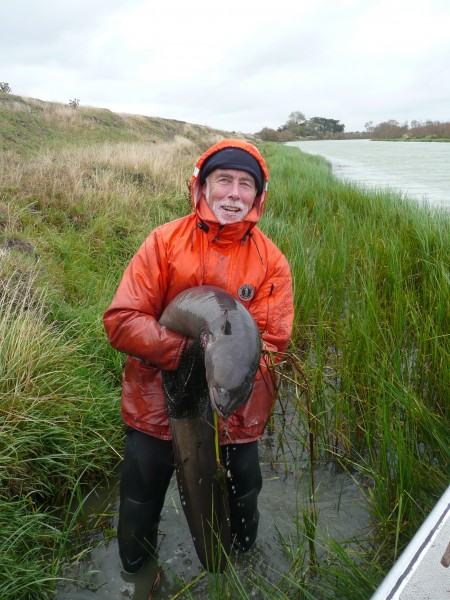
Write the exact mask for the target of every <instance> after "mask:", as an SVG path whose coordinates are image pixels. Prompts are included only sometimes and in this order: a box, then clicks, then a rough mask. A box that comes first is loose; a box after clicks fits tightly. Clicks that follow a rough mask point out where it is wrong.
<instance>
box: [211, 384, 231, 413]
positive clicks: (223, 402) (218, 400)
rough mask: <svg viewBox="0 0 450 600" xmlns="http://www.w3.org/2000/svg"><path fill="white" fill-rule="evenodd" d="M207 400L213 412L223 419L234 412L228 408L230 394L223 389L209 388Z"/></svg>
mask: <svg viewBox="0 0 450 600" xmlns="http://www.w3.org/2000/svg"><path fill="white" fill-rule="evenodd" d="M209 400H210V402H211V406H212V407H213V410H215V412H216V413H217V414H218V415H219V416H220V417H222V418H224V419H227V418H228V417H229V416H230V415H231V413H232V412H233V410H234V408H233V407H230V393H229V391H228V390H226V389H225V388H220V387H211V388H209Z"/></svg>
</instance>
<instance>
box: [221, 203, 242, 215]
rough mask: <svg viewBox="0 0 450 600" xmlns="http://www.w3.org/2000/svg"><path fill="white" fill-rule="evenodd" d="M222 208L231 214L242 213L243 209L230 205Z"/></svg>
mask: <svg viewBox="0 0 450 600" xmlns="http://www.w3.org/2000/svg"><path fill="white" fill-rule="evenodd" d="M221 208H222V210H224V211H226V212H229V213H238V212H241V209H240V208H239V206H230V205H228V204H225V205H223V206H222V207H221Z"/></svg>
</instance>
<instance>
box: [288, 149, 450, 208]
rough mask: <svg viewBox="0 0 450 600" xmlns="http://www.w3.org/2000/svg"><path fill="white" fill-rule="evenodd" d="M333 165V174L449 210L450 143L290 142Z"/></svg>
mask: <svg viewBox="0 0 450 600" xmlns="http://www.w3.org/2000/svg"><path fill="white" fill-rule="evenodd" d="M287 145H289V146H296V147H298V148H300V150H302V151H303V152H307V153H308V154H319V155H321V156H323V157H325V158H326V159H327V160H329V161H330V163H331V165H332V168H333V173H334V174H335V175H336V176H337V177H339V178H340V179H345V180H351V181H354V182H357V183H358V184H360V185H362V186H367V187H371V188H379V189H380V188H389V189H391V190H393V191H397V192H401V193H402V194H403V195H405V196H407V197H408V198H411V199H413V200H418V201H420V202H423V201H425V202H427V203H428V204H429V205H430V206H435V207H439V208H445V209H447V210H450V143H443V142H375V141H372V140H320V141H305V142H288V144H287Z"/></svg>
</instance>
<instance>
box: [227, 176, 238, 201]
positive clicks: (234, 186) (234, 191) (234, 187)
mask: <svg viewBox="0 0 450 600" xmlns="http://www.w3.org/2000/svg"><path fill="white" fill-rule="evenodd" d="M228 193H229V195H230V196H231V197H232V198H239V180H238V179H233V181H231V182H230V189H229V192H228Z"/></svg>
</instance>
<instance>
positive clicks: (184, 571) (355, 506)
mask: <svg viewBox="0 0 450 600" xmlns="http://www.w3.org/2000/svg"><path fill="white" fill-rule="evenodd" d="M297 422H298V419H296V420H294V419H293V421H292V427H293V428H295V427H296V426H297V425H296V423H297ZM288 429H289V426H288V428H287V430H286V431H285V434H286V435H285V437H284V442H283V451H282V450H281V448H280V445H279V439H281V438H279V436H278V435H277V434H276V433H274V434H272V435H269V434H267V433H266V434H265V435H264V437H263V438H262V440H261V443H260V461H261V468H262V474H263V481H264V483H263V488H262V491H261V494H260V499H259V510H260V513H261V517H260V525H259V531H258V539H257V541H256V543H255V545H254V546H253V548H252V549H251V550H250V551H249V552H248V553H247V554H245V555H240V556H236V555H234V556H233V557H232V561H233V563H232V564H233V569H232V571H233V570H234V571H235V577H237V578H238V579H239V582H240V583H241V584H242V586H243V588H245V589H246V591H247V594H248V597H249V598H261V597H266V596H265V595H264V596H261V595H260V593H259V591H258V584H253V583H252V581H251V580H250V583H249V574H250V577H251V579H253V580H255V577H256V578H257V577H262V578H263V580H264V581H265V582H271V584H272V585H274V586H277V583H278V582H279V581H280V580H281V578H282V576H283V574H286V573H289V571H290V567H291V562H292V560H293V558H292V555H291V557H290V558H289V556H288V555H287V553H286V551H285V547H286V545H287V546H288V547H289V546H290V547H291V548H292V552H293V555H294V556H295V553H296V551H297V548H299V547H301V546H302V545H304V546H306V539H305V536H304V535H303V534H302V533H301V531H300V533H299V531H298V527H297V526H298V523H299V522H300V524H301V523H302V522H303V517H302V508H303V507H305V508H306V509H307V510H308V506H309V497H310V490H311V478H310V472H311V471H310V465H309V460H308V456H307V452H306V451H305V447H304V444H303V443H299V442H296V441H295V433H291V432H289V431H288ZM315 486H316V501H317V509H318V515H319V516H318V525H317V531H318V534H317V551H318V556H319V555H320V553H321V548H322V547H323V546H322V545H323V544H326V541H324V540H328V541H329V540H330V539H334V540H336V541H339V542H343V541H347V542H349V541H350V540H355V539H367V536H368V535H369V532H370V526H369V516H368V512H367V509H366V507H365V505H364V498H363V494H362V492H361V489H360V487H359V486H358V485H357V484H356V483H355V481H354V480H353V478H352V477H351V476H349V475H348V474H345V473H343V472H341V471H338V470H336V468H335V466H334V465H333V464H332V463H318V464H316V466H315ZM117 511H118V484H117V481H115V482H110V484H109V485H108V486H107V487H105V488H104V489H99V490H94V491H93V492H92V493H91V494H90V496H89V497H88V498H87V499H86V504H85V517H86V518H87V515H90V518H89V519H88V523H90V524H91V525H89V527H90V528H91V533H90V534H87V535H85V539H84V542H83V540H81V545H80V544H78V545H77V546H74V548H73V552H71V553H70V554H71V556H70V557H69V556H68V557H67V559H68V560H67V565H66V569H65V572H64V574H63V575H64V576H65V577H67V578H68V579H67V580H66V582H61V583H60V584H59V586H58V590H57V596H56V597H57V599H58V600H124V599H125V598H130V599H133V600H149V598H151V599H152V600H153V599H154V600H169V599H173V598H177V599H181V598H191V599H192V598H195V600H210V599H211V598H216V597H217V598H219V597H221V595H220V594H219V595H217V593H216V595H214V594H213V595H211V589H210V588H211V577H212V576H211V575H209V576H208V575H205V572H204V570H203V568H202V566H201V564H200V562H199V560H198V558H197V555H196V553H195V550H194V547H193V543H192V539H191V536H190V533H189V529H188V526H187V523H186V519H185V516H184V513H183V510H182V507H181V502H180V497H179V493H178V489H177V484H176V479H175V477H173V479H172V481H171V485H170V487H169V491H168V494H167V496H166V502H165V506H164V510H163V515H162V520H161V523H160V527H159V532H160V536H159V547H158V551H159V560H158V562H157V563H150V564H148V565H147V566H146V567H145V568H144V569H143V570H142V572H140V573H139V574H138V575H134V576H127V575H126V574H125V573H124V572H123V571H122V569H121V565H120V560H119V554H118V548H117V540H116V538H115V533H114V530H115V528H116V526H117ZM300 529H301V525H300ZM80 548H81V553H80ZM90 548H91V550H89V549H90ZM306 567H307V562H306V564H305V568H306ZM229 571H230V568H228V569H227V573H228V572H229ZM252 574H255V575H252ZM228 576H229V575H227V574H224V575H220V576H219V577H222V578H223V577H228ZM70 579H71V580H72V581H69V580H70ZM155 580H156V583H155ZM185 585H189V586H190V587H189V590H188V591H187V592H185V593H181V594H179V592H180V590H181V589H183V587H184V586H185ZM153 586H154V588H155V589H153V591H152V587H153ZM273 597H274V598H276V597H277V593H276V591H274V595H273Z"/></svg>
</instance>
